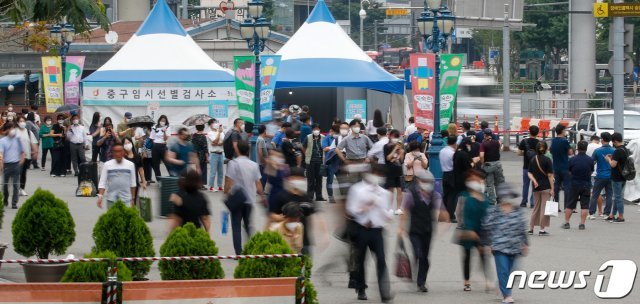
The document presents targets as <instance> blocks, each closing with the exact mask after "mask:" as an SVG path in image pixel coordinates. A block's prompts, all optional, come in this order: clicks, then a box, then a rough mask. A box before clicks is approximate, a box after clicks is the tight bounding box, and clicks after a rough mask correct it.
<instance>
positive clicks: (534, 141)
mask: <svg viewBox="0 0 640 304" xmlns="http://www.w3.org/2000/svg"><path fill="white" fill-rule="evenodd" d="M538 133H540V128H538V126H530V127H529V137H528V138H525V139H523V140H522V141H521V142H520V144H519V145H518V155H519V156H522V158H523V159H524V164H523V166H522V201H521V202H520V207H526V206H527V198H529V206H530V207H531V208H533V202H534V200H533V189H532V191H531V196H529V187H530V186H529V185H530V184H531V180H530V179H529V164H530V163H531V159H532V158H533V157H535V156H536V146H537V145H538V142H540V140H538V138H537V137H538Z"/></svg>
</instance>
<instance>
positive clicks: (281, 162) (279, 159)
mask: <svg viewBox="0 0 640 304" xmlns="http://www.w3.org/2000/svg"><path fill="white" fill-rule="evenodd" d="M273 162H275V163H276V164H278V165H284V158H282V157H274V158H273Z"/></svg>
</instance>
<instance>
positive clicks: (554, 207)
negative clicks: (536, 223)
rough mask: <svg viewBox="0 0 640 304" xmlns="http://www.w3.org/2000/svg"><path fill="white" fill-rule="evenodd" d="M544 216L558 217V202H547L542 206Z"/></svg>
mask: <svg viewBox="0 0 640 304" xmlns="http://www.w3.org/2000/svg"><path fill="white" fill-rule="evenodd" d="M544 215H548V216H553V217H558V202H554V201H547V204H546V205H545V206H544Z"/></svg>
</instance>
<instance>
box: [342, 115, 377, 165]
mask: <svg viewBox="0 0 640 304" xmlns="http://www.w3.org/2000/svg"><path fill="white" fill-rule="evenodd" d="M349 127H350V128H351V135H349V136H347V137H346V138H344V139H343V140H342V141H340V143H338V148H337V149H336V153H337V154H338V157H339V158H340V160H342V162H343V163H344V164H346V165H349V164H357V163H364V162H365V161H366V159H367V153H368V152H369V150H371V147H373V143H372V142H371V139H369V137H367V136H364V135H362V134H360V130H361V129H360V122H359V121H357V120H355V119H354V120H352V121H351V122H350V123H349ZM342 150H344V152H342Z"/></svg>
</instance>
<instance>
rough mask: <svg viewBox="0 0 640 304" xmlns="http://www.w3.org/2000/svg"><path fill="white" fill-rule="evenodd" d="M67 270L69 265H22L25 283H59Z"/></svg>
mask: <svg viewBox="0 0 640 304" xmlns="http://www.w3.org/2000/svg"><path fill="white" fill-rule="evenodd" d="M67 268H69V263H62V264H22V269H23V270H24V277H25V279H26V280H27V282H30V283H36V282H38V283H41V282H51V283H57V282H60V280H61V279H62V276H64V273H65V272H66V271H67Z"/></svg>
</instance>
